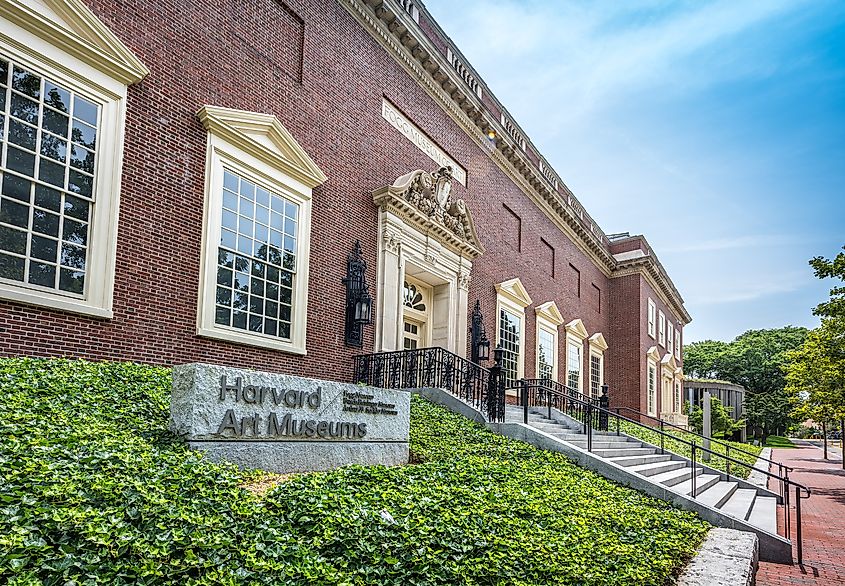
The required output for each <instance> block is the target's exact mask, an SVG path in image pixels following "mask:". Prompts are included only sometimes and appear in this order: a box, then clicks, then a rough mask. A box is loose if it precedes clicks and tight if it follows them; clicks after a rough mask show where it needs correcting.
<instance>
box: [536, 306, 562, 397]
mask: <svg viewBox="0 0 845 586" xmlns="http://www.w3.org/2000/svg"><path fill="white" fill-rule="evenodd" d="M534 312H535V313H536V314H537V348H536V350H537V364H536V368H537V370H536V372H537V378H549V379H552V380H554V381H556V380H558V326H560V325H561V324H562V323H563V316H562V315H561V314H560V311H559V310H558V308H557V304H556V303H555V302H554V301H549V302H546V303H543V304H541V305H538V306H537V307H536V308H534Z"/></svg>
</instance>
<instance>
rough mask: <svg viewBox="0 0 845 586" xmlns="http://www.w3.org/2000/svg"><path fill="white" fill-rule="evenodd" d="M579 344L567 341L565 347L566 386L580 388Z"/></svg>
mask: <svg viewBox="0 0 845 586" xmlns="http://www.w3.org/2000/svg"><path fill="white" fill-rule="evenodd" d="M581 346H582V345H581V344H576V343H575V342H572V341H568V342H567V349H566V386H568V387H570V388H572V389H576V390H578V391H580V390H581Z"/></svg>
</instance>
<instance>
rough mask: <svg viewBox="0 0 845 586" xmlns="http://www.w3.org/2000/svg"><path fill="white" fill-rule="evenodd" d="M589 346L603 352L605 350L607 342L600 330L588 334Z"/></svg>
mask: <svg viewBox="0 0 845 586" xmlns="http://www.w3.org/2000/svg"><path fill="white" fill-rule="evenodd" d="M590 347H592V348H596V349H597V350H601V351H602V352H604V351H605V350H607V342H606V341H605V339H604V335H603V334H602V333H601V332H597V333H595V334H593V335H592V336H590Z"/></svg>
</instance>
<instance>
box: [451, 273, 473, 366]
mask: <svg viewBox="0 0 845 586" xmlns="http://www.w3.org/2000/svg"><path fill="white" fill-rule="evenodd" d="M469 281H470V269H469V268H462V269H461V272H460V273H459V274H458V283H457V290H458V302H457V304H456V306H457V307H456V308H455V350H454V352H455V354H457V355H458V356H462V357H464V358H466V357H467V355H466V354H467V330H468V329H469V322H468V321H467V320H468V317H467V315H468V313H467V312H468V311H469Z"/></svg>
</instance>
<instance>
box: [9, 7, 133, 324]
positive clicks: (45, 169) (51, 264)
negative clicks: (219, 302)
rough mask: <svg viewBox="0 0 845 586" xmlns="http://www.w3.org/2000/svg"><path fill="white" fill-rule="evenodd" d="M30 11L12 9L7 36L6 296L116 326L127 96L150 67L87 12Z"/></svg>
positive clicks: (79, 10)
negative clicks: (110, 321) (116, 267)
mask: <svg viewBox="0 0 845 586" xmlns="http://www.w3.org/2000/svg"><path fill="white" fill-rule="evenodd" d="M32 4H33V3H32V2H6V3H4V8H3V17H2V29H3V34H2V35H0V298H2V299H10V300H12V301H14V302H25V303H29V304H33V305H40V306H47V307H51V308H54V309H59V310H65V311H71V312H74V313H81V314H87V315H94V316H98V317H106V318H108V317H111V316H112V293H113V289H114V265H115V256H116V255H115V251H116V246H117V245H116V242H117V203H118V201H119V198H120V183H121V164H122V163H121V162H122V154H123V152H122V144H123V142H122V138H123V128H124V118H125V116H124V115H125V102H126V92H127V86H128V85H129V84H131V83H135V82H137V81H140V80H141V79H142V78H143V77H144V76H145V75H146V74H147V73H148V70H147V69H146V67H144V64H143V63H141V62H140V61H139V60H138V58H137V57H135V56H134V55H132V53H131V52H130V51H129V49H127V48H126V47H125V46H124V45H123V43H122V42H121V41H120V39H118V38H117V37H116V36H114V35H113V34H112V33H111V31H109V30H108V28H107V27H106V26H105V25H104V24H103V23H101V22H99V21H98V19H97V17H96V16H95V15H94V14H93V13H91V12H90V10H88V9H87V8H86V7H84V6H83V5H80V6H75V7H74V8H73V9H72V10H67V11H64V12H62V14H61V17H59V16H58V15H57V14H56V13H54V12H52V11H50V10H46V11H44V10H37V8H33V7H32V6H31V5H32ZM35 4H36V5H38V4H39V3H35ZM48 4H49V3H48ZM33 10H35V12H37V13H38V14H37V18H36V17H35V16H33V15H34V14H35V12H33ZM45 20H46V21H52V22H51V24H56V25H59V26H45ZM5 39H12V40H13V41H12V42H7V41H6V40H5ZM92 39H93V40H92ZM94 47H96V51H95V50H94V49H93V48H94ZM80 49H82V50H80ZM95 54H96V57H94V55H95ZM59 63H60V64H61V65H58V64H59Z"/></svg>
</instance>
